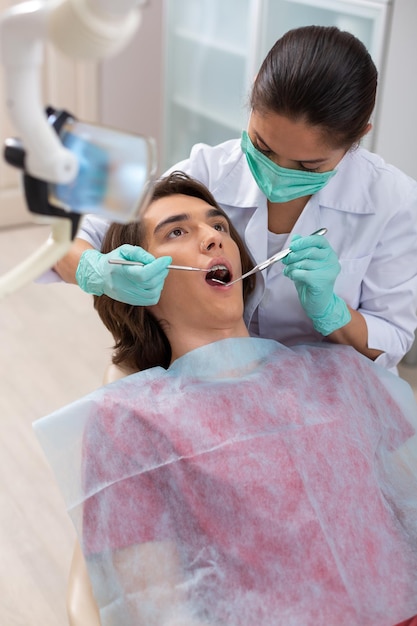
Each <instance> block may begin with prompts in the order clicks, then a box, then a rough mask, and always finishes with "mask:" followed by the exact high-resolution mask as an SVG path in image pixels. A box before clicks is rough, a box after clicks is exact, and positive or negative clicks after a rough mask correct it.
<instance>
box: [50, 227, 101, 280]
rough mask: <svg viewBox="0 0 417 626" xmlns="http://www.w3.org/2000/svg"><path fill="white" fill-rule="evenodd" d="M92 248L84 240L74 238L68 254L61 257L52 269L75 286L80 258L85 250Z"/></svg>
mask: <svg viewBox="0 0 417 626" xmlns="http://www.w3.org/2000/svg"><path fill="white" fill-rule="evenodd" d="M92 247H93V246H92V245H91V244H89V243H88V242H87V241H85V240H84V239H79V238H75V239H74V243H73V244H72V246H71V248H70V250H69V252H67V254H66V255H65V256H64V257H62V259H60V260H59V261H58V263H57V264H56V265H55V267H54V269H55V271H56V272H57V274H59V276H60V277H61V278H62V280H65V282H67V283H73V284H76V283H77V281H76V280H75V272H76V271H77V267H78V263H79V261H80V257H81V255H82V253H83V252H84V251H85V250H89V249H91V248H92Z"/></svg>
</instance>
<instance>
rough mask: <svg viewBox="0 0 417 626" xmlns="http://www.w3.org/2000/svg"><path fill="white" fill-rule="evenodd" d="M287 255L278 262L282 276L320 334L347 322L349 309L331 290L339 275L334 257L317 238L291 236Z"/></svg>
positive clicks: (326, 243) (330, 331) (319, 238)
mask: <svg viewBox="0 0 417 626" xmlns="http://www.w3.org/2000/svg"><path fill="white" fill-rule="evenodd" d="M290 248H291V252H290V254H289V255H288V256H286V257H285V258H284V259H283V260H282V262H283V264H284V265H286V267H285V269H284V275H285V276H288V278H291V280H292V281H294V283H295V287H296V289H297V293H298V297H299V299H300V302H301V305H302V307H303V309H304V311H305V312H306V313H307V315H308V317H309V318H310V319H311V320H312V321H313V326H314V328H315V329H316V330H317V331H318V332H319V333H321V334H322V335H324V336H326V335H330V333H332V332H333V331H335V330H337V329H338V328H341V327H342V326H345V325H346V324H347V323H348V322H350V320H351V314H350V312H349V309H348V307H347V305H346V303H345V302H344V300H342V298H339V296H336V295H335V293H334V291H333V288H334V283H335V280H336V278H337V275H338V274H339V272H340V263H339V260H338V258H337V255H336V253H335V251H334V250H333V248H332V247H331V245H330V244H329V242H328V240H327V239H326V238H325V237H323V236H321V235H310V236H308V237H300V236H299V235H294V237H293V239H292V240H291V243H290Z"/></svg>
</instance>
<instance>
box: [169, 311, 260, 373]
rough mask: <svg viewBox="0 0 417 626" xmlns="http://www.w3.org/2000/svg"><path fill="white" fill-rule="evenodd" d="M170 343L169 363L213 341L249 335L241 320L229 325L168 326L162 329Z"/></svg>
mask: <svg viewBox="0 0 417 626" xmlns="http://www.w3.org/2000/svg"><path fill="white" fill-rule="evenodd" d="M164 330H165V333H166V335H167V337H168V340H169V342H170V344H171V351H172V358H171V363H172V362H173V361H175V360H176V359H178V358H179V357H181V356H183V355H184V354H187V352H191V350H195V349H196V348H201V347H202V346H206V345H208V344H210V343H214V342H215V341H221V340H222V339H230V338H236V337H249V333H248V329H247V328H246V325H245V323H244V321H243V319H242V320H240V321H239V322H237V323H236V324H233V325H232V326H230V327H219V328H216V327H213V328H204V329H203V328H197V327H196V328H192V327H191V328H190V327H189V326H188V327H184V328H178V327H177V328H170V329H164Z"/></svg>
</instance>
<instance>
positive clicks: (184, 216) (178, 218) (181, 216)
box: [153, 213, 190, 235]
mask: <svg viewBox="0 0 417 626" xmlns="http://www.w3.org/2000/svg"><path fill="white" fill-rule="evenodd" d="M189 219H190V216H189V215H188V213H178V215H170V216H169V217H167V218H166V219H164V220H162V222H159V224H157V225H156V226H155V229H154V231H153V234H154V235H156V233H157V232H158V231H160V230H161V229H162V228H164V226H167V225H169V224H175V222H186V221H187V220H189Z"/></svg>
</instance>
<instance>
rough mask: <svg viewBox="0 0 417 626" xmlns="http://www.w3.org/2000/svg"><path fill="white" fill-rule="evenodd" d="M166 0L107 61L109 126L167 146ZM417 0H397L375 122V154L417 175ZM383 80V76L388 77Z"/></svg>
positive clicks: (103, 78) (104, 101) (153, 6)
mask: <svg viewBox="0 0 417 626" xmlns="http://www.w3.org/2000/svg"><path fill="white" fill-rule="evenodd" d="M163 5H164V1H163V0H149V3H148V5H147V6H146V7H145V9H144V11H143V21H142V26H141V28H140V29H139V31H138V32H137V34H136V35H135V38H134V41H133V42H132V43H131V44H130V45H129V46H128V47H127V48H126V49H125V50H124V51H123V52H122V53H121V54H120V55H118V56H117V57H114V58H111V59H109V60H107V61H105V62H104V63H103V64H102V68H101V72H100V82H101V115H100V119H101V121H102V123H103V124H107V125H110V126H115V127H117V128H120V129H123V130H127V131H132V132H138V133H141V134H145V135H150V136H152V137H154V138H155V139H156V141H157V145H158V148H159V150H162V148H163V143H162V141H163V102H162V98H163V56H164V53H163V50H162V45H161V42H162V41H163ZM416 62H417V0H392V23H391V27H390V32H389V37H388V44H387V50H386V60H385V68H384V72H383V76H382V77H381V84H380V87H379V95H378V98H379V105H378V106H379V112H378V117H376V119H375V121H374V126H375V145H374V150H375V152H377V153H379V154H380V155H381V156H382V157H383V158H384V159H385V160H386V161H388V162H389V163H392V164H394V165H396V166H397V167H399V168H400V169H402V170H403V171H405V172H406V173H407V174H409V175H410V176H413V178H416V179H417V74H416V71H415V63H416ZM382 79H383V80H382Z"/></svg>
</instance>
